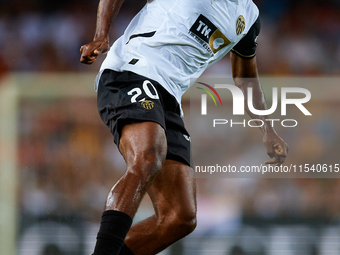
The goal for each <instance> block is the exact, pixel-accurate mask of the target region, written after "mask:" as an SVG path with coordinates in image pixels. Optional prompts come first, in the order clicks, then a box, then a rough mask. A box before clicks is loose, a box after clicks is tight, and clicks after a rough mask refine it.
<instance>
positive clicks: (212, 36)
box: [189, 14, 230, 54]
mask: <svg viewBox="0 0 340 255" xmlns="http://www.w3.org/2000/svg"><path fill="white" fill-rule="evenodd" d="M189 34H190V35H191V36H193V37H194V38H195V39H196V40H197V41H198V42H199V43H200V44H202V45H203V47H204V48H205V49H206V50H208V51H209V52H210V53H211V54H213V53H216V52H218V51H219V50H221V49H223V48H224V47H225V46H227V45H228V44H230V41H229V39H228V38H227V37H226V36H225V35H224V34H223V33H222V32H221V31H220V30H219V29H218V28H217V27H216V26H215V25H214V24H213V23H212V22H211V21H210V20H208V19H207V18H206V17H205V16H203V15H202V14H201V15H200V16H199V17H198V18H197V20H196V21H195V23H194V24H193V25H192V27H191V28H190V30H189Z"/></svg>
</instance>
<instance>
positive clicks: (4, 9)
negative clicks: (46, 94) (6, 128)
mask: <svg viewBox="0 0 340 255" xmlns="http://www.w3.org/2000/svg"><path fill="white" fill-rule="evenodd" d="M254 2H255V3H256V4H257V5H258V7H259V9H260V13H261V21H262V30H261V35H260V37H259V39H258V43H259V47H258V63H259V70H260V72H261V73H262V74H277V75H305V74H308V75H321V74H322V75H336V74H338V73H339V71H340V26H339V25H338V24H339V23H340V15H339V14H340V3H339V1H337V0H325V1H318V0H300V1H294V0H277V1H270V0H255V1H254ZM144 3H145V1H136V0H126V1H125V3H124V4H123V7H122V9H121V12H120V14H119V16H118V18H117V19H116V21H115V22H114V23H113V26H112V30H111V42H113V41H114V40H115V39H116V38H118V37H119V36H120V35H122V33H123V31H124V29H125V27H126V25H127V24H128V22H129V21H130V19H131V17H133V15H134V14H135V13H137V12H138V10H139V9H140V8H141V7H142V6H143V5H144ZM97 4H98V1H94V0H85V1H80V0H72V1H66V0H58V1H57V0H51V1H41V0H32V1H19V0H11V1H10V0H3V1H1V2H0V45H1V48H2V51H1V52H0V71H1V70H7V69H8V70H10V71H35V72H40V71H44V72H46V71H48V72H55V71H66V72H73V71H76V72H78V71H83V72H84V71H86V72H88V71H97V70H98V66H99V63H95V64H94V65H92V66H85V65H81V64H80V63H79V48H80V46H81V45H83V44H85V43H87V42H89V41H91V40H92V38H93V35H94V31H95V20H96V9H97ZM227 58H228V57H227ZM98 62H99V61H98ZM217 65H223V61H222V62H221V63H220V64H217ZM215 68H216V67H215ZM223 68H224V70H225V67H224V66H222V67H221V69H222V70H223Z"/></svg>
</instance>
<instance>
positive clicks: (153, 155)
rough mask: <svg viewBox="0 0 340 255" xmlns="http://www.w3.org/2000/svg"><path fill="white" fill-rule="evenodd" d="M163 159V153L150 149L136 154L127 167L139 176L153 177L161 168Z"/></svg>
mask: <svg viewBox="0 0 340 255" xmlns="http://www.w3.org/2000/svg"><path fill="white" fill-rule="evenodd" d="M164 160H165V153H162V152H160V151H157V150H154V149H150V150H148V151H144V152H141V153H139V154H138V155H136V156H135V157H134V159H133V161H132V162H130V163H129V167H128V169H130V171H132V172H134V173H135V174H137V175H140V177H141V178H147V179H149V178H150V177H151V178H153V177H155V176H156V175H157V174H158V173H159V171H160V170H161V169H162V166H163V163H164Z"/></svg>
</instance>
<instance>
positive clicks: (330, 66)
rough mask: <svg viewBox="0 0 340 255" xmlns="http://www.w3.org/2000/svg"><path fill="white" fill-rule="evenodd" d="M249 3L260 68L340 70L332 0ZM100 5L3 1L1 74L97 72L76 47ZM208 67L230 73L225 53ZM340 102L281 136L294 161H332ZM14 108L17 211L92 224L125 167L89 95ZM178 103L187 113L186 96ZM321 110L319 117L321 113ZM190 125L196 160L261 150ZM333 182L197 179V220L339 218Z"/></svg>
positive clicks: (127, 12) (129, 2) (255, 142)
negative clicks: (255, 11)
mask: <svg viewBox="0 0 340 255" xmlns="http://www.w3.org/2000/svg"><path fill="white" fill-rule="evenodd" d="M254 2H255V3H256V4H257V5H258V7H259V9H260V12H261V21H262V29H261V34H260V37H259V39H258V45H259V46H258V53H257V54H258V57H257V60H258V64H259V71H260V73H261V74H263V75H288V76H295V75H338V74H339V73H340V26H339V24H340V2H339V1H337V0H324V1H318V0H308V1H305V0H301V1H296V0H295V1H294V0H276V1H270V0H254ZM97 4H98V1H94V0H82V1H80V0H72V1H67V0H50V1H41V0H31V1H20V0H2V1H1V2H0V45H1V49H2V50H1V52H0V76H1V74H2V73H5V72H7V71H10V72H96V71H97V70H98V68H99V65H100V61H97V62H96V63H94V64H93V65H92V66H86V65H82V64H80V63H79V57H80V55H79V48H80V46H81V45H82V44H85V43H87V42H89V41H90V40H91V39H92V37H93V34H94V30H95V20H96V9H97ZM143 4H144V1H136V0H126V1H125V3H124V5H123V7H122V10H121V13H120V14H119V16H118V18H117V20H116V22H114V24H113V27H112V30H111V42H113V41H114V39H116V38H118V37H119V36H120V35H121V34H122V33H123V32H124V29H125V27H126V25H127V24H128V23H129V21H130V19H131V17H132V16H133V15H134V14H135V13H136V12H138V10H139V9H140V8H141V7H142V6H143ZM102 58H103V57H101V59H102ZM221 72H222V73H221ZM209 73H210V74H212V73H213V74H218V73H220V74H226V73H227V74H228V73H230V65H229V63H228V56H227V57H226V58H225V59H224V60H222V61H221V62H220V63H217V64H216V65H214V69H209V70H208V71H207V74H209ZM337 107H339V105H338V104H336V105H334V104H332V103H329V104H327V103H326V102H323V104H322V107H320V105H316V106H315V108H317V109H318V111H317V110H315V111H316V112H317V113H318V114H316V117H315V118H316V120H315V122H313V123H309V122H305V123H302V124H301V125H303V126H302V127H301V128H299V129H295V131H292V130H289V132H286V131H285V130H283V131H282V133H280V134H281V135H282V136H283V137H288V140H289V141H288V143H289V144H290V146H291V148H294V150H295V153H299V156H298V157H294V158H296V159H297V161H294V162H290V163H294V164H304V163H306V162H310V163H313V162H314V163H316V164H317V163H323V162H325V163H327V162H334V160H335V159H337V158H338V144H339V142H340V137H339V134H340V130H339V123H340V120H339V119H338V117H334V116H336V112H334V111H333V110H334V109H335V108H337ZM20 108H21V109H22V111H21V113H20V118H19V123H20V134H19V150H20V152H19V159H20V178H21V180H20V181H21V185H20V207H21V212H22V213H23V214H25V215H34V216H41V215H49V214H57V215H65V214H79V212H81V214H82V216H83V217H84V218H85V219H86V220H89V221H92V220H93V221H98V219H99V218H100V214H101V212H102V210H103V206H104V201H105V198H106V194H107V192H108V190H109V189H110V187H111V185H112V184H113V183H114V182H115V180H117V179H118V178H119V176H120V175H121V174H122V173H123V171H124V168H125V165H124V162H123V160H122V158H121V156H120V154H119V152H118V151H117V149H116V147H115V146H114V143H113V138H112V136H111V134H110V133H109V131H108V130H107V128H106V127H105V125H104V124H102V122H101V120H100V119H99V116H98V113H97V112H96V103H95V100H94V99H93V100H90V99H72V101H71V100H67V99H58V100H52V101H47V100H46V101H44V100H41V101H36V102H35V101H30V100H23V101H21V105H20ZM184 108H185V109H184V110H185V111H187V112H188V111H189V109H188V108H189V103H188V102H184ZM326 112H327V113H328V114H327V115H326V116H325V115H324V114H322V113H326ZM324 120H326V121H324ZM188 121H189V120H186V122H187V123H188ZM197 127H198V128H199V125H197ZM192 131H193V132H197V133H196V136H197V137H200V141H199V143H198V144H197V145H198V147H195V153H196V154H195V155H194V159H195V160H196V161H195V163H196V164H203V163H204V157H202V156H201V155H204V153H206V152H207V150H208V151H209V152H210V155H214V149H215V148H219V149H220V148H223V150H224V152H225V155H226V158H225V160H226V162H237V161H238V162H239V161H242V160H245V159H247V160H248V161H249V162H251V160H252V159H253V157H255V156H254V155H257V154H256V153H261V154H263V153H264V154H265V151H264V148H263V146H262V144H261V138H260V131H259V130H251V131H250V132H245V133H244V134H242V135H241V134H237V135H235V134H229V135H228V132H226V133H224V134H219V133H216V134H215V135H216V136H206V135H205V133H204V132H205V131H204V130H199V129H198V130H195V129H194V128H193V130H192ZM200 132H201V133H200ZM255 137H257V138H258V139H257V138H255ZM207 148H208V149H207ZM294 150H293V151H294ZM339 180H340V179H315V178H314V179H228V178H225V179H199V180H198V183H199V185H198V209H199V222H200V223H199V224H200V225H199V226H202V229H204V227H205V226H206V227H207V228H209V227H211V226H212V225H213V224H214V221H215V223H216V226H217V225H219V222H222V221H225V220H227V219H237V218H239V217H241V216H242V215H249V216H257V217H264V218H275V217H295V216H296V217H328V218H330V219H337V218H338V217H339V215H340V199H339V196H338V194H339V193H340V181H339ZM146 203H149V202H147V201H146ZM212 209H214V210H212Z"/></svg>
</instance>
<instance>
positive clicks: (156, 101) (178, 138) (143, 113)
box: [97, 69, 192, 166]
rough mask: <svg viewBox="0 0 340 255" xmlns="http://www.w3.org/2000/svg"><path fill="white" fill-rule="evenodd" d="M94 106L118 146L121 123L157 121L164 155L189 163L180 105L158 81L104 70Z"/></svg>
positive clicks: (188, 144) (131, 73)
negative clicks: (163, 137) (164, 143)
mask: <svg viewBox="0 0 340 255" xmlns="http://www.w3.org/2000/svg"><path fill="white" fill-rule="evenodd" d="M97 106H98V111H99V115H100V117H101V119H102V120H103V121H104V123H105V124H106V125H107V126H108V127H109V129H110V131H111V133H112V134H113V136H114V141H115V143H116V145H117V146H119V140H120V136H121V131H122V128H123V127H124V125H126V124H130V123H132V122H136V121H137V122H143V121H152V122H156V123H158V124H159V125H161V126H162V127H163V128H164V130H165V133H166V138H167V146H168V151H167V156H166V158H167V159H173V160H176V161H179V162H182V163H184V164H187V165H189V166H192V164H191V151H190V136H189V134H188V132H187V130H186V129H185V127H184V122H183V120H182V118H181V116H180V115H181V110H180V106H179V104H178V102H177V100H176V98H175V97H174V96H172V95H171V94H170V93H169V92H168V91H167V90H166V89H164V88H163V87H162V86H161V85H160V84H159V83H158V82H156V81H154V80H151V79H149V78H146V77H144V76H141V75H138V74H135V73H133V72H128V71H124V72H116V71H113V70H108V69H106V70H104V72H103V73H102V75H101V77H100V80H99V84H98V97H97Z"/></svg>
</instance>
